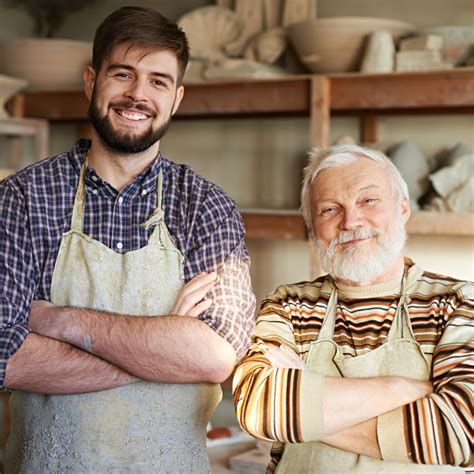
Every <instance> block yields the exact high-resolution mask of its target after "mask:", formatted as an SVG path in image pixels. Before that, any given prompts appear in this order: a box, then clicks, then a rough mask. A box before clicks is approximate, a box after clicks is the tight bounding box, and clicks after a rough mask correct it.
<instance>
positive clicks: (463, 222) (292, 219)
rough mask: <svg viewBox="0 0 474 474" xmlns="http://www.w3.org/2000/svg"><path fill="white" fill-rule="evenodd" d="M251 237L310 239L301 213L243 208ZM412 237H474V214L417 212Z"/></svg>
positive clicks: (410, 228)
mask: <svg viewBox="0 0 474 474" xmlns="http://www.w3.org/2000/svg"><path fill="white" fill-rule="evenodd" d="M241 214H242V217H243V219H244V222H245V227H246V232H247V238H250V239H258V240H295V239H296V240H304V239H307V238H308V235H307V232H306V226H305V224H304V221H303V217H302V216H301V214H300V212H299V211H297V210H286V211H285V210H278V211H276V210H269V209H241ZM407 231H408V233H409V234H410V235H440V236H441V235H442V236H453V237H456V236H458V237H459V236H461V237H463V236H464V237H468V236H471V237H472V236H474V214H469V213H460V214H457V213H449V212H426V211H421V212H415V213H413V214H412V216H411V217H410V220H409V221H408V224H407Z"/></svg>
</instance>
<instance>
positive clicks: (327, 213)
mask: <svg viewBox="0 0 474 474" xmlns="http://www.w3.org/2000/svg"><path fill="white" fill-rule="evenodd" d="M336 211H337V206H328V207H325V208H324V209H322V210H321V215H322V216H330V215H332V214H335V213H336Z"/></svg>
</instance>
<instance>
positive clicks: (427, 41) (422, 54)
mask: <svg viewBox="0 0 474 474" xmlns="http://www.w3.org/2000/svg"><path fill="white" fill-rule="evenodd" d="M442 48H443V38H442V37H441V36H438V35H433V34H427V35H423V36H416V37H414V38H407V39H405V40H402V41H400V48H399V49H400V50H399V51H398V52H397V53H396V55H395V70H396V71H435V70H440V69H450V68H452V65H451V64H449V63H447V62H444V61H443V58H442V53H441V51H442Z"/></svg>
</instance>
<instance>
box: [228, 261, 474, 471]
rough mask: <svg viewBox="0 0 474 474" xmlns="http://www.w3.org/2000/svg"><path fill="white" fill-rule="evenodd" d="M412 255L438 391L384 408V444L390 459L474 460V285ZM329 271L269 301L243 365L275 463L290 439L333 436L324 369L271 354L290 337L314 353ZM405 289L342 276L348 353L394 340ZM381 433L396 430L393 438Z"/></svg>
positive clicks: (413, 285) (239, 390) (419, 333)
mask: <svg viewBox="0 0 474 474" xmlns="http://www.w3.org/2000/svg"><path fill="white" fill-rule="evenodd" d="M407 262H408V263H409V264H410V265H412V267H411V268H410V270H409V271H408V279H407V290H408V293H409V295H410V299H409V304H408V308H409V313H410V320H411V324H412V328H413V332H414V336H415V339H416V340H417V341H418V343H419V344H420V345H421V349H422V351H423V353H424V354H425V356H426V357H427V359H428V360H431V361H432V376H431V379H432V382H433V386H434V391H433V393H432V394H431V395H429V396H428V397H426V398H424V399H421V400H418V401H416V402H413V403H410V404H408V405H405V406H403V407H401V408H399V409H398V410H394V411H393V412H390V413H389V414H386V415H383V416H381V417H379V418H378V426H377V430H378V435H379V436H378V438H379V443H381V444H380V449H381V452H382V455H383V456H384V459H385V460H388V461H397V462H400V461H401V460H403V461H406V462H407V463H410V462H413V463H421V464H451V465H457V466H464V467H467V466H472V418H473V417H472V398H473V397H472V395H473V381H474V367H473V366H474V357H473V355H474V323H473V315H474V285H473V284H472V283H469V282H463V281H459V280H455V279H452V278H448V277H444V276H440V275H436V274H433V273H428V272H423V273H422V274H421V276H419V277H418V278H416V277H413V275H414V273H415V272H414V271H413V270H414V268H415V267H414V266H413V262H411V261H409V260H408V259H407ZM418 274H419V273H418ZM323 279H324V277H320V278H318V279H316V280H315V281H312V282H300V283H296V284H293V285H286V286H281V287H279V288H278V289H277V290H276V292H275V293H273V294H271V295H269V296H268V297H267V298H266V299H265V300H264V301H263V302H262V306H261V311H260V314H259V316H258V318H257V326H256V329H255V332H254V334H253V338H252V345H251V347H250V349H249V351H248V352H247V355H246V356H245V357H244V359H243V360H242V361H241V362H240V364H239V366H238V367H237V370H236V373H235V377H234V402H235V405H236V411H237V418H238V420H239V422H240V424H241V426H242V428H243V429H244V430H246V431H247V432H249V433H250V434H252V435H253V436H255V437H257V438H261V439H266V440H270V441H273V442H274V444H273V448H272V460H271V463H270V465H269V467H268V471H267V472H270V473H272V472H274V470H275V468H276V466H277V465H278V462H279V460H280V459H281V456H282V453H283V451H284V446H285V445H284V443H287V442H290V443H300V442H307V441H317V440H319V439H321V438H323V437H324V429H323V426H322V377H321V376H319V375H316V374H314V373H312V372H311V371H309V370H297V369H275V368H272V367H271V364H270V363H269V361H268V360H267V359H266V357H265V346H266V345H269V344H278V345H280V344H286V345H288V346H289V347H291V348H292V349H294V350H296V352H297V353H299V354H300V356H301V357H302V358H303V360H304V359H305V357H306V354H307V353H308V350H309V347H310V345H311V344H312V343H313V342H315V341H316V340H317V338H318V334H319V330H320V329H321V324H322V320H323V317H324V315H325V312H326V307H327V303H328V300H329V295H327V294H324V293H321V292H320V290H321V286H322V283H323ZM399 292H400V280H396V281H389V282H385V283H382V284H378V285H372V286H365V287H347V286H341V285H338V305H337V312H336V323H335V330H334V341H335V342H336V343H337V344H338V345H339V346H340V347H341V349H342V351H343V353H344V355H345V356H346V357H353V356H355V355H362V354H364V353H366V352H368V351H371V350H373V349H375V348H377V347H379V346H380V345H382V344H383V343H384V342H386V339H387V336H388V331H389V329H390V325H391V323H392V320H393V317H394V315H395V310H396V307H397V303H398V300H399ZM387 421H389V422H387ZM381 430H383V432H381ZM381 440H390V446H388V445H387V446H383V445H382V442H381Z"/></svg>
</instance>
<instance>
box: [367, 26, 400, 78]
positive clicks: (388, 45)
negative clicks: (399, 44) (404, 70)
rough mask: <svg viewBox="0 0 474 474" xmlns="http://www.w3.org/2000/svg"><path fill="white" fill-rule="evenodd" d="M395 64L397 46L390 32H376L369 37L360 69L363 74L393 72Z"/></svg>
mask: <svg viewBox="0 0 474 474" xmlns="http://www.w3.org/2000/svg"><path fill="white" fill-rule="evenodd" d="M394 62H395V45H394V44H393V38H392V35H391V34H390V32H389V31H385V30H379V31H374V32H373V33H371V34H370V35H369V39H368V42H367V46H366V48H365V52H364V59H363V60H362V65H361V67H360V70H361V72H368V73H370V72H392V71H393V67H394Z"/></svg>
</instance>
